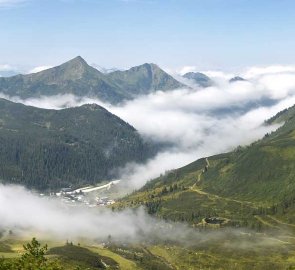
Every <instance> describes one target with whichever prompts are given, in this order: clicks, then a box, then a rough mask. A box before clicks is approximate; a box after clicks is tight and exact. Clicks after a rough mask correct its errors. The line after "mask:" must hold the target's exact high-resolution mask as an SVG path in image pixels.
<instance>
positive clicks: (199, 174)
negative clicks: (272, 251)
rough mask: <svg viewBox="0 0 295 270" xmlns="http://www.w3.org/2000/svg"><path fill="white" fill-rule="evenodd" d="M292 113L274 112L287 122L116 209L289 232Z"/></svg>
mask: <svg viewBox="0 0 295 270" xmlns="http://www.w3.org/2000/svg"><path fill="white" fill-rule="evenodd" d="M294 115H295V112H294V107H292V108H290V109H288V110H285V111H283V112H281V113H279V114H278V115H277V116H276V117H274V118H273V119H272V120H271V121H270V122H275V123H278V122H279V120H286V122H285V124H284V125H283V126H282V127H280V128H279V129H278V130H277V131H275V132H273V133H271V134H266V136H265V137H264V138H263V139H261V140H259V141H257V142H255V143H253V144H251V145H249V146H247V147H238V148H237V149H236V150H235V151H233V152H230V153H225V154H220V155H216V156H212V157H208V158H204V159H200V160H197V161H195V162H193V163H191V164H189V165H187V166H185V167H183V168H180V169H177V170H174V171H171V172H169V173H167V174H166V175H163V176H161V177H159V178H158V179H155V180H153V181H151V182H149V183H147V184H146V186H145V187H143V188H142V189H141V190H140V191H138V192H135V193H133V194H131V195H130V196H128V197H126V198H124V199H123V200H122V201H121V202H120V203H118V204H117V207H119V208H121V207H126V206H131V207H137V206H138V205H145V206H147V208H148V211H149V212H150V213H151V214H155V215H157V216H160V217H164V218H167V219H172V220H185V221H188V222H191V223H194V224H201V223H202V222H203V223H204V219H206V218H210V217H222V218H224V220H225V221H226V220H229V221H230V222H229V223H228V224H231V225H234V226H236V225H238V226H254V227H255V226H270V227H271V226H277V225H282V224H285V225H284V226H285V227H288V228H289V229H294V228H293V226H294V227H295V211H294V209H295V207H294V202H295V195H294V194H295V182H294V175H295V165H294V164H295V119H294ZM261 215H262V217H261ZM266 220H267V222H266ZM279 223H282V224H279ZM267 224H268V225H267ZM271 224H275V225H271ZM293 224H294V225H293Z"/></svg>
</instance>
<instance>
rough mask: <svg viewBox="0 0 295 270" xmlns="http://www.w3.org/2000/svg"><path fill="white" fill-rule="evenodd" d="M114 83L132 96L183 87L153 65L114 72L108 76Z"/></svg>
mask: <svg viewBox="0 0 295 270" xmlns="http://www.w3.org/2000/svg"><path fill="white" fill-rule="evenodd" d="M108 78H110V80H111V81H112V82H115V83H116V84H117V85H119V86H120V87H121V88H122V89H124V90H125V91H126V92H128V93H129V94H131V95H132V96H136V95H138V94H149V93H150V92H152V91H155V90H162V91H167V90H173V89H177V88H181V87H185V86H184V85H183V84H181V83H180V82H178V81H176V80H175V79H174V78H173V77H172V76H170V75H169V74H167V73H166V72H164V71H163V70H162V69H160V68H159V67H158V66H157V65H155V64H143V65H141V66H137V67H133V68H131V69H129V70H127V71H115V72H112V73H109V74H108Z"/></svg>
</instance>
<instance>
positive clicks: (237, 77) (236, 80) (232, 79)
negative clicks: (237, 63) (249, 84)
mask: <svg viewBox="0 0 295 270" xmlns="http://www.w3.org/2000/svg"><path fill="white" fill-rule="evenodd" d="M245 81H246V80H245V79H244V78H242V77H240V76H236V77H233V78H231V79H230V80H229V82H230V83H234V82H245Z"/></svg>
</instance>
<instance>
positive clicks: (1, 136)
mask: <svg viewBox="0 0 295 270" xmlns="http://www.w3.org/2000/svg"><path fill="white" fill-rule="evenodd" d="M155 153H156V147H155V146H154V145H152V144H150V143H147V142H145V141H144V140H143V139H142V138H141V136H140V135H139V134H138V132H137V131H136V130H135V129H134V128H133V127H132V126H130V125H129V124H127V123H126V122H124V121H123V120H121V119H120V118H118V117H117V116H115V115H113V114H111V113H109V112H108V111H107V110H105V109H104V108H102V107H100V106H98V105H94V104H92V105H84V106H81V107H76V108H70V109H64V110H45V109H39V108H34V107H29V106H24V105H22V104H18V103H12V102H10V101H7V100H4V99H0V179H1V181H3V182H8V183H15V184H22V185H25V186H27V187H31V188H37V189H40V190H41V189H48V188H51V189H55V188H60V187H67V186H68V185H74V186H77V185H78V186H80V185H84V184H91V183H97V182H99V181H102V180H107V179H110V178H112V177H115V176H116V169H118V168H119V167H122V166H124V165H125V164H126V163H128V162H132V161H133V162H139V163H140V162H144V161H145V160H146V159H147V158H149V157H152V156H153V155H154V154H155Z"/></svg>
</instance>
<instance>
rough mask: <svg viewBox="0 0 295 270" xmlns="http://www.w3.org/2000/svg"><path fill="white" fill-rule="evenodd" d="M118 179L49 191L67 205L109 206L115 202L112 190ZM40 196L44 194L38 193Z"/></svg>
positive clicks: (51, 195)
mask: <svg viewBox="0 0 295 270" xmlns="http://www.w3.org/2000/svg"><path fill="white" fill-rule="evenodd" d="M119 182H120V180H114V181H111V182H109V183H107V184H104V185H98V186H87V187H83V188H78V189H73V188H71V187H67V188H62V189H61V190H60V191H59V192H56V193H50V194H49V195H50V197H56V198H59V199H60V200H61V201H62V202H63V203H65V204H67V205H72V206H76V205H86V206H88V207H91V208H92V207H101V206H109V205H112V204H114V203H115V199H114V198H113V197H114V196H113V191H114V190H115V189H116V186H117V185H118V184H119ZM40 196H41V197H43V196H45V194H43V193H42V194H40Z"/></svg>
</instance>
